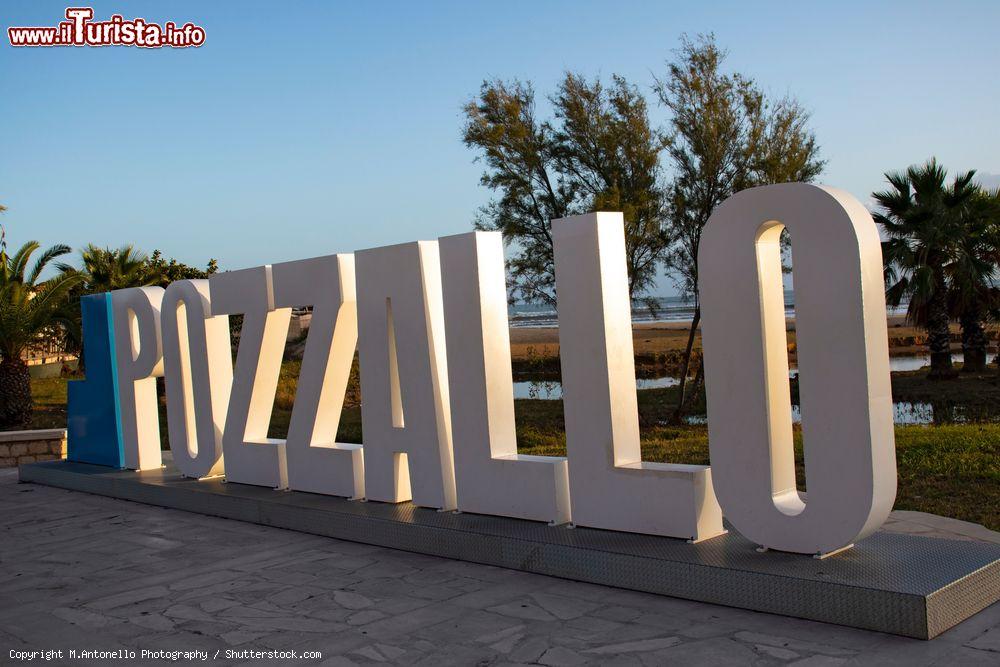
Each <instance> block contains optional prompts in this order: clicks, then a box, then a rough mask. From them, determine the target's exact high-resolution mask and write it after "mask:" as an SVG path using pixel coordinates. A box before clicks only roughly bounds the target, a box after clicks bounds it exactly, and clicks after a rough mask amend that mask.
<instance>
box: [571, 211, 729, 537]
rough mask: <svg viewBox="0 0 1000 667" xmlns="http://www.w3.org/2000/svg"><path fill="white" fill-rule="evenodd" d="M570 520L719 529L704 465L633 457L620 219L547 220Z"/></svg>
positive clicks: (688, 533)
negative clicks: (553, 269) (556, 300)
mask: <svg viewBox="0 0 1000 667" xmlns="http://www.w3.org/2000/svg"><path fill="white" fill-rule="evenodd" d="M552 241H553V245H554V247H555V263H556V290H557V295H558V297H559V353H560V357H561V363H562V378H563V380H562V381H563V405H564V406H565V408H564V409H565V412H566V450H567V454H568V457H569V484H570V504H571V507H572V512H573V522H574V523H575V524H577V525H581V526H593V527H595V528H608V529H611V530H627V531H631V532H635V533H652V534H656V535H669V536H672V537H684V538H688V539H690V540H692V541H699V540H705V539H708V538H711V537H715V536H716V535H720V534H722V533H724V532H725V530H724V529H723V527H722V512H721V511H720V510H719V504H718V503H717V502H716V500H715V493H714V492H713V490H712V471H711V470H710V469H709V468H708V466H696V465H676V464H670V463H651V462H648V461H643V460H642V454H641V452H640V450H639V413H638V402H637V400H636V388H635V360H634V357H633V352H632V306H631V301H630V299H629V292H628V275H627V270H626V266H625V229H624V222H623V218H622V214H621V213H590V214H588V215H580V216H575V217H572V218H564V219H561V220H553V221H552Z"/></svg>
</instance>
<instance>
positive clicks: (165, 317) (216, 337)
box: [160, 280, 233, 479]
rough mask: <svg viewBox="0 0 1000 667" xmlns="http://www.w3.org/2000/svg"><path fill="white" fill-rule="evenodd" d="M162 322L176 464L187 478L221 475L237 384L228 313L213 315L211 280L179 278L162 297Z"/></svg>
mask: <svg viewBox="0 0 1000 667" xmlns="http://www.w3.org/2000/svg"><path fill="white" fill-rule="evenodd" d="M160 322H161V326H162V338H163V363H164V376H165V377H164V380H165V382H166V389H167V428H168V433H169V434H170V449H171V451H172V452H173V455H174V465H175V466H177V469H178V470H179V471H180V472H181V474H182V475H184V476H185V477H194V478H196V479H197V478H201V477H208V476H210V475H221V474H222V472H223V460H222V431H223V428H224V427H225V423H226V411H227V409H228V407H229V393H230V390H231V388H232V384H233V366H232V356H231V355H232V353H231V352H230V344H229V317H228V316H226V315H218V316H215V317H212V308H211V301H210V299H209V289H208V281H207V280H178V281H175V282H172V283H170V285H169V286H168V287H167V291H166V292H165V293H164V295H163V306H162V310H161V316H160Z"/></svg>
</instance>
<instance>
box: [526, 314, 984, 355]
mask: <svg viewBox="0 0 1000 667" xmlns="http://www.w3.org/2000/svg"><path fill="white" fill-rule="evenodd" d="M886 324H887V328H888V333H889V355H890V356H919V355H924V354H927V347H926V345H925V341H926V338H927V334H926V333H925V332H924V331H923V329H921V328H920V327H914V326H910V325H909V324H907V322H906V317H905V316H904V315H890V316H888V317H887V318H886ZM690 326H691V320H671V321H666V322H634V323H633V324H632V341H633V346H634V352H635V357H636V360H637V362H638V361H640V360H642V359H653V358H657V359H659V358H661V357H664V356H665V357H674V356H676V355H678V354H682V353H683V352H684V348H685V347H686V345H687V337H688V330H689V327H690ZM785 329H786V331H787V336H788V348H789V352H790V353H792V354H793V355H794V351H795V318H794V317H789V318H787V319H786V320H785ZM951 331H952V350H953V351H960V350H961V335H960V334H961V330H960V329H959V327H958V325H957V324H952V326H951ZM988 335H989V336H990V339H991V344H990V354H991V355H992V354H994V353H995V347H996V346H995V341H996V334H995V332H993V331H990V332H988ZM510 347H511V356H512V357H513V359H514V361H515V362H517V361H520V362H540V361H542V360H544V359H547V358H556V357H558V356H559V327H558V326H537V327H536V326H530V327H529V326H512V327H510ZM694 349H695V350H698V351H700V350H701V334H700V332H699V333H697V334H696V335H695V343H694Z"/></svg>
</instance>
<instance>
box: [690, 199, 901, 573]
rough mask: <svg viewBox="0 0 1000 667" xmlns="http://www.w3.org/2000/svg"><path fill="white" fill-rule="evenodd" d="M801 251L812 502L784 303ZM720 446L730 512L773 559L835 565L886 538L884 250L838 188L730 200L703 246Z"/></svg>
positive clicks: (805, 429) (890, 463)
mask: <svg viewBox="0 0 1000 667" xmlns="http://www.w3.org/2000/svg"><path fill="white" fill-rule="evenodd" d="M782 227H785V228H787V229H788V230H789V232H790V234H791V238H792V247H793V249H794V260H795V267H794V271H795V274H794V290H795V313H796V327H795V328H796V345H797V353H798V365H799V371H800V372H799V395H800V406H801V411H802V433H803V442H804V451H805V469H806V481H807V490H808V497H805V496H804V495H803V494H800V493H799V492H798V491H797V490H796V486H795V466H794V457H793V449H792V425H791V400H790V392H789V384H788V357H787V347H786V336H785V314H784V299H783V294H782V272H781V248H780V243H779V238H780V233H781V229H782ZM698 259H699V286H698V287H699V294H700V303H701V309H702V316H703V324H702V337H703V344H704V348H705V381H706V392H707V401H708V417H709V420H708V437H709V448H710V453H711V463H712V475H713V478H714V479H715V491H716V494H717V496H718V499H719V503H720V505H721V506H722V510H723V513H724V514H725V515H726V517H727V518H728V519H729V520H730V521H731V522H732V524H733V526H734V527H735V528H736V529H737V530H738V531H739V532H740V533H742V534H743V535H744V536H745V537H747V538H748V539H750V540H753V541H754V542H756V543H757V544H760V545H762V546H764V547H768V548H772V549H778V550H782V551H791V552H797V553H812V554H827V553H831V552H833V551H837V550H839V549H843V548H845V547H848V546H850V545H852V544H853V543H854V542H855V541H857V540H859V539H861V538H863V537H865V536H867V535H869V534H871V533H873V532H874V531H875V530H876V529H878V527H879V526H880V525H881V524H882V522H883V521H884V520H885V519H886V517H887V516H888V514H889V511H890V510H891V509H892V504H893V501H894V500H895V496H896V453H895V442H894V436H893V412H892V394H891V388H890V381H889V352H888V341H887V330H886V314H885V295H884V292H883V279H882V250H881V244H880V241H879V235H878V230H877V228H876V226H875V223H874V222H873V221H872V218H871V215H870V214H869V213H868V211H867V210H865V208H864V207H863V206H862V205H861V203H860V202H858V201H857V200H856V199H855V198H854V197H852V196H851V195H849V194H848V193H846V192H843V191H841V190H837V189H834V188H829V187H820V186H814V185H808V184H804V183H787V184H781V185H771V186H766V187H760V188H753V189H750V190H746V191H743V192H740V193H738V194H736V195H734V196H733V197H730V198H729V199H728V200H726V201H725V202H724V203H723V204H722V205H721V206H720V207H719V208H717V209H716V211H715V212H714V213H713V214H712V217H711V219H710V220H709V222H708V224H707V225H706V226H705V229H704V232H703V234H702V238H701V244H700V249H699V253H698Z"/></svg>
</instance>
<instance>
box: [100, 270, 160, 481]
mask: <svg viewBox="0 0 1000 667" xmlns="http://www.w3.org/2000/svg"><path fill="white" fill-rule="evenodd" d="M162 300H163V288H162V287H132V288H129V289H122V290H115V291H114V292H112V293H111V308H112V312H113V314H114V327H115V341H116V343H115V357H116V362H117V366H118V399H119V402H120V410H121V428H122V444H123V449H124V455H125V456H124V463H125V467H126V468H131V469H132V470H151V469H155V468H159V467H160V466H161V465H162V458H161V456H160V413H159V406H158V403H157V400H156V378H158V377H161V376H162V375H163V351H162V347H161V344H160V303H161V301H162Z"/></svg>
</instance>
